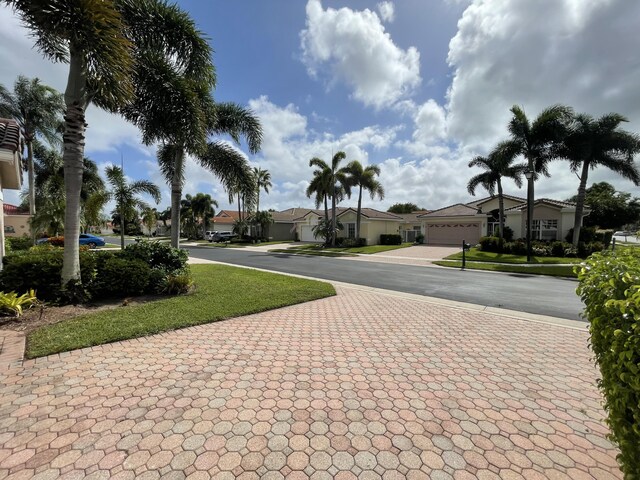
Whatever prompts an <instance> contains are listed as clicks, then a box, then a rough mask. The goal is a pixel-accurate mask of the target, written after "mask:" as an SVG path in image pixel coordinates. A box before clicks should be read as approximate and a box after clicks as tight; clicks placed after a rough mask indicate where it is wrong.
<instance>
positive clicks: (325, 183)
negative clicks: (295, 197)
mask: <svg viewBox="0 0 640 480" xmlns="http://www.w3.org/2000/svg"><path fill="white" fill-rule="evenodd" d="M330 185H331V168H329V166H327V167H325V168H320V169H318V170H314V171H313V179H312V180H311V182H310V183H309V186H308V187H307V190H306V195H307V197H309V198H311V196H315V205H316V208H320V205H322V204H323V203H324V220H325V222H327V223H328V222H329V206H328V200H327V199H328V198H329V196H330V193H331V187H330Z"/></svg>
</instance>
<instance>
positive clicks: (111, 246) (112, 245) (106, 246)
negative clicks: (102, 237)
mask: <svg viewBox="0 0 640 480" xmlns="http://www.w3.org/2000/svg"><path fill="white" fill-rule="evenodd" d="M96 248H120V244H119V243H118V244H115V243H105V244H104V245H103V246H101V247H96Z"/></svg>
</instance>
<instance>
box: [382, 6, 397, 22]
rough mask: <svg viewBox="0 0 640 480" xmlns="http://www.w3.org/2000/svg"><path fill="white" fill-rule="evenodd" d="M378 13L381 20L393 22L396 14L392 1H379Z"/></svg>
mask: <svg viewBox="0 0 640 480" xmlns="http://www.w3.org/2000/svg"><path fill="white" fill-rule="evenodd" d="M378 13H379V14H380V18H381V19H382V21H383V22H393V20H394V19H395V16H396V11H395V6H394V4H393V2H380V3H379V4H378Z"/></svg>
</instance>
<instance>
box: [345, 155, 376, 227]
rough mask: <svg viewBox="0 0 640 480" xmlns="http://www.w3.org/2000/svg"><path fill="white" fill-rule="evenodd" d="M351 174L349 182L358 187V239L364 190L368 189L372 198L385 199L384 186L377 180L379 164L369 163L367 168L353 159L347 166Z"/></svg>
mask: <svg viewBox="0 0 640 480" xmlns="http://www.w3.org/2000/svg"><path fill="white" fill-rule="evenodd" d="M346 171H347V173H348V174H349V178H348V182H349V185H350V186H352V187H358V210H357V213H356V239H359V238H360V218H361V216H362V190H367V191H368V192H369V195H371V200H373V199H374V198H375V197H376V196H377V197H378V198H379V199H380V200H382V199H384V187H383V186H382V184H381V183H380V182H379V181H378V180H376V177H377V176H379V175H380V167H379V166H378V165H368V166H367V167H366V168H363V167H362V164H361V163H360V162H359V161H357V160H353V161H352V162H350V163H349V165H347V167H346Z"/></svg>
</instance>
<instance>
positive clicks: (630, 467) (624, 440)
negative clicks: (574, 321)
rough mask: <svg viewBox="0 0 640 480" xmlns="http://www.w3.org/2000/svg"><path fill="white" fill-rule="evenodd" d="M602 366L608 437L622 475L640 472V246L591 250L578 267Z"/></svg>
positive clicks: (633, 476) (634, 476)
mask: <svg viewBox="0 0 640 480" xmlns="http://www.w3.org/2000/svg"><path fill="white" fill-rule="evenodd" d="M578 279H579V282H580V284H579V286H578V294H579V295H580V297H581V298H582V301H583V302H584V304H585V306H586V307H585V316H586V318H587V319H588V321H589V331H590V334H591V348H592V349H593V352H594V354H595V359H596V362H597V363H598V366H599V367H600V373H601V375H602V380H600V381H599V383H598V385H599V387H600V390H601V391H602V393H603V395H604V398H605V405H604V406H605V410H606V411H607V423H608V424H609V427H610V429H611V436H610V438H611V439H612V440H613V441H614V442H615V443H616V444H617V445H618V447H619V448H620V455H619V456H618V462H619V463H620V466H621V469H622V472H623V473H624V476H625V478H629V479H637V478H640V455H638V445H640V250H638V249H633V248H623V249H620V250H616V251H615V252H611V251H605V252H599V253H595V254H594V255H593V256H592V257H590V258H589V259H588V260H587V261H586V266H585V267H583V268H581V269H580V270H579V272H578Z"/></svg>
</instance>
